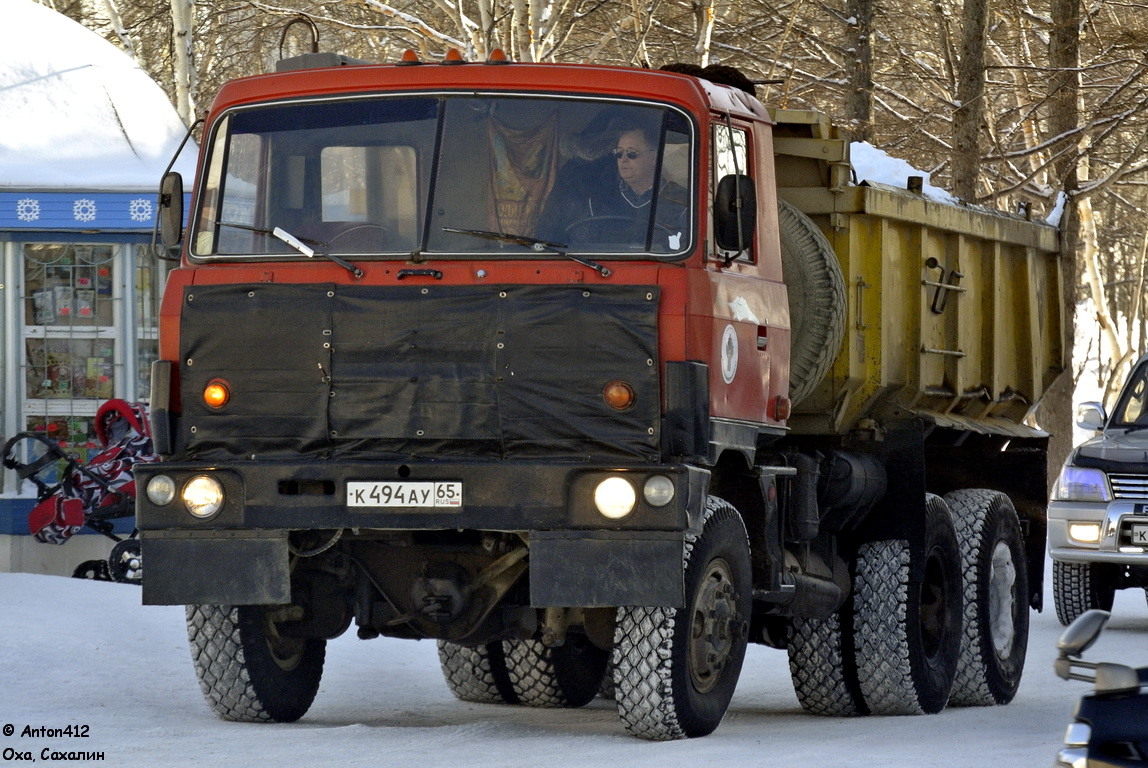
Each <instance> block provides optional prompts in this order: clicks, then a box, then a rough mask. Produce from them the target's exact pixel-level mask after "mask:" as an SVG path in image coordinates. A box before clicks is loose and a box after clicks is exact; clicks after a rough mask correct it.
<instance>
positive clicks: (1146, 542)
mask: <svg viewBox="0 0 1148 768" xmlns="http://www.w3.org/2000/svg"><path fill="white" fill-rule="evenodd" d="M1132 543H1133V544H1135V545H1136V546H1138V547H1148V525H1134V526H1132Z"/></svg>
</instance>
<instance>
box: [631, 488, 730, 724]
mask: <svg viewBox="0 0 1148 768" xmlns="http://www.w3.org/2000/svg"><path fill="white" fill-rule="evenodd" d="M706 507H707V509H706V517H705V521H704V523H703V527H702V533H701V535H700V536H698V537H697V538H696V539H694V540H692V541H690V540H688V539H687V542H686V551H685V563H684V565H685V588H686V605H685V607H684V608H661V607H659V608H651V607H644V606H628V607H623V608H619V609H618V622H617V626H616V629H615V634H614V656H613V661H614V664H615V666H616V668H617V671H616V674H615V683H616V690H615V701H616V702H617V705H618V715H619V717H620V718H621V720H622V724H623V725H624V726H625V728H626V730H628V731H629V732H630V733H632V734H634V735H635V736H639V737H641V738H644V739H651V740H657V741H666V740H670V739H683V738H692V737H695V736H705V735H706V734H708V733H712V732H713V730H714V729H715V728H717V726H718V724H719V723H720V722H721V720H722V717H723V716H725V712H726V709H728V708H729V702H730V699H731V698H732V697H733V691H734V688H735V687H736V686H737V678H738V675H739V674H740V672H741V665H742V661H743V660H744V659H745V649H746V645H747V642H748V635H749V617H750V609H751V601H752V591H751V590H752V581H751V576H750V560H749V540H748V538H747V536H746V532H745V525H744V523H742V520H741V515H739V514H738V512H737V510H736V509H734V508H733V507H732V506H730V505H729V504H728V503H727V502H725V501H722V500H721V499H718V498H716V497H710V498H709V499H708V501H707V504H706Z"/></svg>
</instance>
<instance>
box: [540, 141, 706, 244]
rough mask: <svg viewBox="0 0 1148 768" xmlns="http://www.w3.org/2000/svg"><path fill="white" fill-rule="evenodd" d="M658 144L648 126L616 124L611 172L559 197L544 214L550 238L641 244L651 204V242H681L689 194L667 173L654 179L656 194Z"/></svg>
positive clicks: (565, 240) (648, 220) (570, 242)
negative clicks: (590, 183) (593, 182)
mask: <svg viewBox="0 0 1148 768" xmlns="http://www.w3.org/2000/svg"><path fill="white" fill-rule="evenodd" d="M658 146H659V142H658V140H657V138H656V134H655V133H654V132H652V131H650V130H648V129H645V128H641V127H638V126H626V127H623V128H621V129H619V131H618V135H617V139H616V140H615V142H614V148H613V150H611V155H612V156H613V160H614V168H613V172H612V173H611V174H608V175H607V178H606V179H605V180H604V181H603V182H602V183H600V184H597V185H594V186H593V187H592V188H590V189H585V188H584V187H583V188H582V189H576V190H575V191H574V192H566V193H565V196H564V199H563V198H560V200H559V202H558V204H557V205H556V206H555V207H554V208H552V209H551V215H548V216H547V217H546V219H547V221H548V222H549V227H548V232H549V234H550V235H551V239H553V240H556V241H558V242H560V243H563V244H566V245H572V244H574V243H578V242H583V243H585V242H590V243H619V244H623V243H624V244H627V245H630V246H636V247H638V248H645V247H646V237H647V233H648V231H649V228H650V211H651V210H655V216H656V223H655V227H654V236H653V242H652V244H651V248H652V249H653V250H655V251H667V250H670V251H674V250H677V249H678V248H680V247H681V245H682V243H683V237H684V234H685V232H686V212H687V209H688V205H687V202H688V199H689V196H688V195H687V194H686V190H685V188H684V187H682V186H681V185H680V184H677V183H675V182H673V181H670V180H669V179H662V180H661V182H660V183H658V184H657V190H656V194H655V182H656V181H657V173H658V154H659V153H658ZM560 194H561V193H560Z"/></svg>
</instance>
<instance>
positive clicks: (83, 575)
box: [72, 560, 112, 581]
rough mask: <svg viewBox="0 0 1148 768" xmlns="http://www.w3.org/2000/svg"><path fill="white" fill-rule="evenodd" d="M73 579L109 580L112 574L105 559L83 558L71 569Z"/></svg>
mask: <svg viewBox="0 0 1148 768" xmlns="http://www.w3.org/2000/svg"><path fill="white" fill-rule="evenodd" d="M72 578H73V579H94V580H95V581H111V580H112V574H111V571H110V570H109V569H108V561H107V560H85V561H84V562H82V563H80V564H79V565H77V566H76V570H74V571H72Z"/></svg>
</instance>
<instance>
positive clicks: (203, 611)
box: [187, 605, 327, 723]
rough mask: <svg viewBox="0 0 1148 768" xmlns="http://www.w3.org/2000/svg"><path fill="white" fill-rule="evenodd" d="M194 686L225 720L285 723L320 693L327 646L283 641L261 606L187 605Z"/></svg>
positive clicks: (267, 609) (323, 642)
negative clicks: (195, 680) (196, 686)
mask: <svg viewBox="0 0 1148 768" xmlns="http://www.w3.org/2000/svg"><path fill="white" fill-rule="evenodd" d="M187 637H188V641H189V645H190V646H191V658H192V661H193V662H194V663H195V672H196V675H198V677H199V686H200V688H202V689H203V695H204V696H205V697H206V698H207V702H208V704H210V705H211V708H212V709H214V710H215V712H216V713H217V714H218V715H219V716H220V717H222V718H223V719H224V720H234V721H237V722H244V723H257V722H277V723H290V722H294V721H295V720H298V719H299V718H300V717H302V716H303V715H304V714H305V713H306V712H307V709H308V708H309V707H310V706H311V702H312V701H314V700H315V694H316V693H317V692H318V690H319V680H320V678H321V677H322V676H323V660H324V657H325V655H326V652H327V641H326V640H322V639H313V638H307V639H304V638H289V637H284V636H282V635H281V634H280V633H279V631H278V628H277V625H276V624H275V622H274V621H273V620H272V613H271V609H270V607H268V606H262V605H189V606H187Z"/></svg>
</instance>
